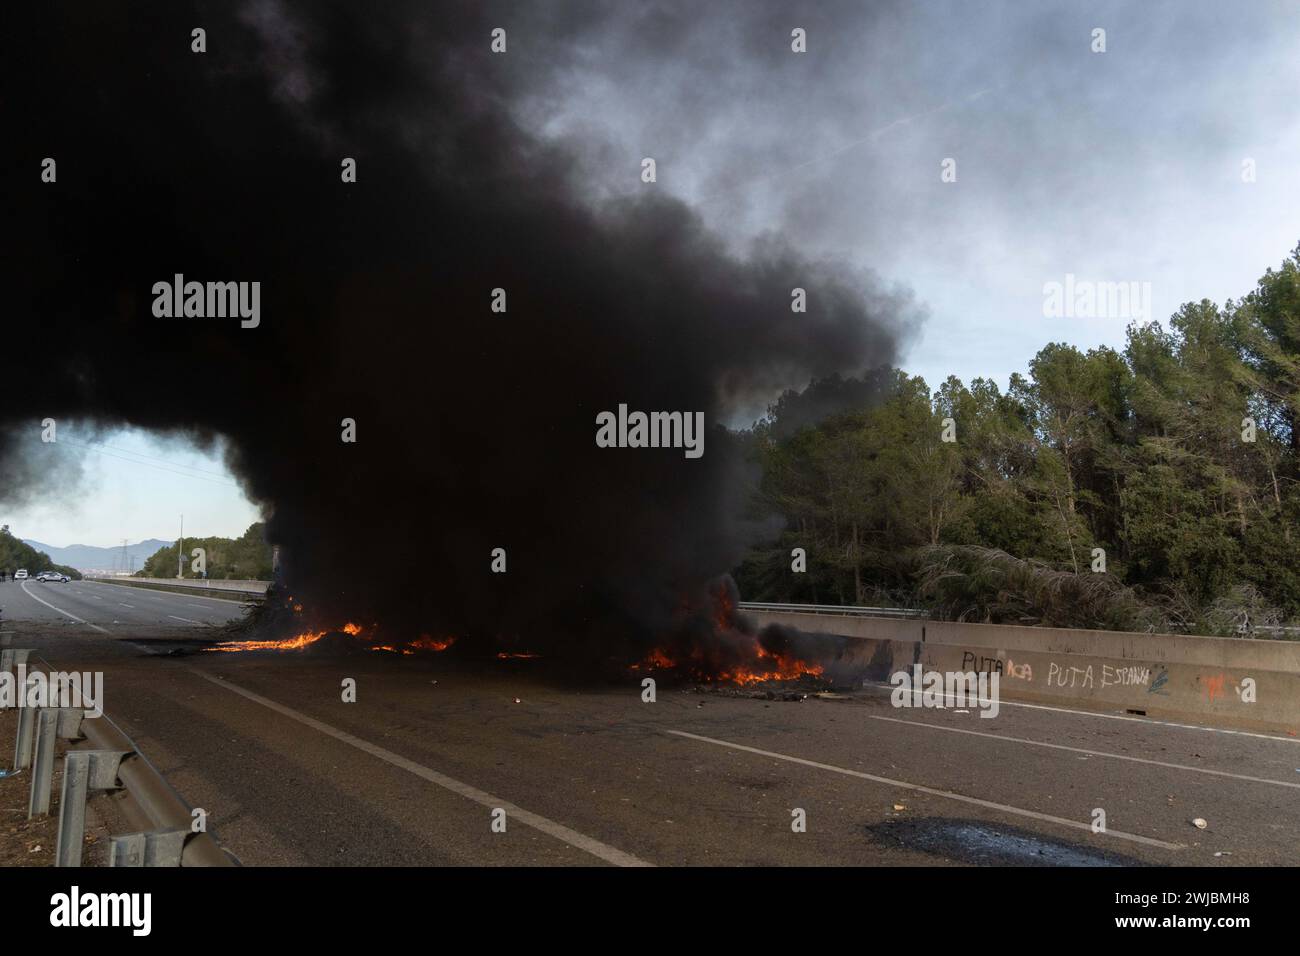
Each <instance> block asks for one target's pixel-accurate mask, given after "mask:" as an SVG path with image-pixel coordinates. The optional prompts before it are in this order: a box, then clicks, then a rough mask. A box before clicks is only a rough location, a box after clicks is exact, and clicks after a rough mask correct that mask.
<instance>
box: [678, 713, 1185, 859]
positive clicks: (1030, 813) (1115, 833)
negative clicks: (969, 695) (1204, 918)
mask: <svg viewBox="0 0 1300 956" xmlns="http://www.w3.org/2000/svg"><path fill="white" fill-rule="evenodd" d="M665 733H669V734H675V735H676V736H678V737H687V738H689V739H691V740H699V741H702V742H703V743H706V744H714V745H716V746H718V747H729V748H731V749H732V750H744V751H746V752H747V753H752V754H758V755H759V756H760V757H771V758H773V759H775V760H785V761H788V762H790V763H797V764H802V765H803V766H805V767H816V768H817V769H818V770H829V771H831V772H832V773H842V774H844V775H845V776H847V777H859V778H861V779H863V780H870V781H872V782H873V783H883V784H885V785H886V786H890V787H902V788H903V789H905V790H913V791H916V792H917V793H928V794H930V795H931V796H933V797H943V798H944V799H945V800H956V801H958V802H959V803H969V804H973V805H975V806H977V807H984V808H986V809H989V810H996V811H998V812H999V813H1013V814H1015V815H1017V816H1021V817H1029V818H1030V819H1033V820H1042V821H1044V822H1047V823H1055V824H1057V825H1058V826H1063V827H1070V828H1071V829H1074V830H1084V831H1086V832H1088V833H1092V824H1090V823H1080V822H1079V821H1077V820H1067V819H1066V818H1065V817H1054V816H1052V815H1051V814H1050V813H1039V812H1038V811H1036V810H1026V809H1025V808H1023V807H1013V806H1009V805H1008V804H1005V803H995V802H994V801H992V800H981V799H980V798H979V797H968V796H966V795H965V794H964V793H954V792H953V791H951V790H939V789H936V788H935V787H926V786H922V785H921V784H919V783H908V782H907V781H905V780H892V779H890V778H889V777H878V776H876V775H875V774H870V773H863V772H862V771H861V770H848V769H846V768H845V767H836V766H834V765H833V764H828V763H818V762H817V761H815V760H804V759H803V758H802V757H791V756H790V755H788V754H779V753H774V752H773V751H771V750H759V749H758V748H757V747H747V746H745V745H744V744H735V743H732V742H731V741H729V740H717V739H715V738H713V737H701V736H700V735H699V734H689V733H687V732H686V731H684V730H668V731H665ZM1098 835H1099V836H1109V837H1115V838H1116V839H1118V840H1130V841H1132V842H1134V843H1144V844H1146V845H1147V846H1155V847H1159V848H1160V849H1162V850H1183V849H1186V847H1185V846H1183V845H1182V844H1181V843H1166V842H1165V841H1164V840H1154V839H1152V838H1151V837H1144V836H1139V835H1138V834H1136V833H1125V832H1124V831H1123V830H1111V829H1109V828H1107V829H1106V830H1104V831H1103V832H1102V833H1100V834H1098Z"/></svg>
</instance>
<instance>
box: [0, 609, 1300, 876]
mask: <svg viewBox="0 0 1300 956" xmlns="http://www.w3.org/2000/svg"><path fill="white" fill-rule="evenodd" d="M38 598H39V600H37V599H38ZM0 607H3V608H4V616H3V620H4V629H6V630H8V631H10V632H12V633H13V634H14V638H13V645H14V646H16V647H19V646H30V647H33V648H35V649H37V651H38V652H39V653H40V654H41V656H42V657H44V658H45V659H46V660H48V661H49V663H50V664H51V665H52V666H53V667H55V668H60V669H74V668H75V669H79V670H102V671H104V673H105V697H106V701H105V707H106V710H107V711H108V713H109V714H110V715H111V716H112V717H113V719H114V720H115V721H116V722H117V723H118V724H119V725H120V726H121V727H122V728H123V729H124V730H125V731H126V732H127V733H128V734H130V735H131V736H132V737H133V738H134V739H135V741H136V743H137V745H138V746H139V747H140V748H141V749H142V750H143V751H144V752H145V754H146V755H147V756H148V757H149V759H150V760H151V761H152V762H153V763H154V764H155V766H157V767H158V769H159V770H160V771H161V772H162V773H164V775H166V776H167V778H168V779H169V781H170V782H171V783H172V785H173V786H174V787H176V788H177V790H178V791H179V792H180V793H181V794H182V795H183V796H184V797H185V799H186V800H188V801H189V802H190V803H191V804H192V805H194V806H198V807H202V808H204V809H205V810H207V811H208V813H209V823H210V827H211V829H212V830H213V831H214V832H215V834H216V836H217V837H218V839H219V840H220V841H221V842H222V843H223V845H225V846H227V847H229V848H230V849H231V850H232V851H233V852H234V853H235V854H236V855H237V856H238V857H239V859H240V860H241V861H242V862H243V863H244V864H245V865H276V864H280V865H300V864H309V865H331V864H360V865H438V864H468V865H593V864H594V865H638V864H647V865H683V864H689V865H696V864H719V865H729V866H765V865H782V864H801V865H849V864H852V865H975V864H995V865H996V864H1018V865H1023V864H1049V865H1051V864H1056V865H1098V866H1104V865H1139V864H1145V865H1204V866H1230V865H1242V864H1254V865H1281V864H1291V865H1293V864H1294V863H1295V862H1296V859H1297V851H1298V849H1300V740H1297V739H1296V738H1294V737H1289V736H1278V735H1268V734H1247V733H1234V732H1230V731H1225V730H1221V729H1215V728H1208V727H1207V728H1188V727H1176V726H1171V725H1167V724H1162V723H1160V722H1158V721H1152V720H1146V719H1144V718H1139V717H1121V716H1116V715H1108V714H1097V713H1082V712H1073V711H1070V710H1068V709H1053V708H1047V707H1029V706H1023V705H1015V704H1010V703H1008V702H1005V701H1004V702H1003V706H1002V709H1001V713H1000V715H999V716H998V717H997V718H995V719H992V720H989V719H983V718H980V717H979V716H978V712H977V711H973V712H971V713H959V712H954V711H952V710H944V711H914V710H897V709H894V708H893V707H891V706H890V703H889V699H888V695H887V694H885V693H883V692H881V691H879V690H878V689H873V688H865V689H862V690H861V691H858V692H855V693H851V694H846V695H837V696H836V697H834V698H830V699H820V698H817V697H815V696H810V697H808V698H807V699H803V700H798V701H784V700H756V699H750V698H747V697H732V696H726V695H724V694H719V693H716V692H707V691H702V690H700V689H699V688H697V687H694V686H690V685H684V686H678V687H669V686H666V685H663V684H661V685H660V687H659V690H658V695H657V700H656V701H655V702H654V703H646V702H643V700H642V696H641V686H640V677H639V676H638V675H632V674H629V676H628V678H627V680H626V682H622V683H620V682H613V683H611V682H609V681H608V680H607V679H606V680H602V681H592V682H585V683H584V682H581V681H577V680H575V679H574V677H573V675H572V674H564V673H558V672H557V671H555V670H552V669H551V668H549V667H548V664H547V662H546V661H545V660H509V661H493V662H490V663H473V664H471V663H467V662H464V661H457V660H456V659H455V658H453V657H452V656H450V654H449V653H448V654H441V655H436V654H430V655H427V656H417V657H402V656H398V655H393V654H387V653H383V652H372V651H369V650H357V651H355V652H353V653H340V652H339V651H338V649H337V648H335V649H334V651H333V652H329V653H325V652H321V651H320V649H319V648H317V649H316V650H315V651H313V650H307V651H296V652H254V653H237V654H227V653H213V652H209V651H206V650H203V649H202V648H203V647H204V643H203V642H204V641H206V640H210V639H212V637H214V636H219V634H218V631H217V628H218V627H219V626H220V625H222V624H223V623H224V622H226V621H229V620H231V619H238V617H239V616H240V615H241V614H242V613H243V608H242V607H241V606H240V605H239V604H238V603H235V602H223V601H218V600H215V599H207V598H193V597H188V596H186V595H177V594H170V593H166V592H145V591H137V590H134V589H127V588H124V587H118V586H113V585H107V584H90V583H73V584H70V585H38V584H34V583H29V584H27V585H25V586H23V585H15V584H12V583H8V584H4V585H0ZM178 650H179V651H180V653H174V652H175V651H178ZM169 652H170V653H169ZM347 679H351V680H353V681H355V686H356V700H355V702H344V700H343V699H342V698H343V694H342V687H343V685H344V682H345V680H347ZM0 743H3V742H0ZM6 745H7V744H6ZM0 749H2V748H0ZM1098 810H1101V811H1104V814H1105V830H1104V832H1094V828H1093V823H1094V821H1095V820H1096V819H1097V811H1098ZM496 811H504V820H505V827H504V832H498V830H499V829H500V826H499V821H500V819H501V814H500V813H497V812H496ZM795 811H803V812H802V815H801V816H802V818H803V820H804V821H805V827H804V828H803V831H802V832H796V829H795V828H793V827H792V823H793V822H795V820H796V816H798V815H797V814H796V813H795ZM1198 818H1199V819H1202V820H1204V821H1205V823H1206V826H1205V827H1204V828H1203V829H1202V828H1198V827H1197V826H1195V825H1194V824H1193V821H1194V820H1196V819H1198ZM494 821H497V823H498V825H497V827H496V828H495V829H494V826H493V824H494Z"/></svg>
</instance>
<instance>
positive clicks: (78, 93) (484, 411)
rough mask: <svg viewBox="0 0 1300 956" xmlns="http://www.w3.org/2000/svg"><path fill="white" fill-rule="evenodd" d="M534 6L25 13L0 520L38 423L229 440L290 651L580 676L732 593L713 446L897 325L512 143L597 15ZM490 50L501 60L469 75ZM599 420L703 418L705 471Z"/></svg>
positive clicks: (826, 273)
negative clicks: (232, 309) (274, 571)
mask: <svg viewBox="0 0 1300 956" xmlns="http://www.w3.org/2000/svg"><path fill="white" fill-rule="evenodd" d="M552 6H553V5H551V4H539V5H536V7H535V8H530V9H531V12H530V13H529V14H528V17H527V19H523V18H522V17H521V15H520V13H519V11H518V10H511V11H508V12H503V11H499V10H493V9H492V8H491V7H490V6H487V5H484V4H482V3H465V4H438V5H436V6H431V5H427V4H410V5H403V4H396V3H384V4H360V3H351V4H310V5H307V4H304V5H303V6H302V7H301V8H290V7H287V6H280V5H276V4H265V3H264V4H254V5H249V6H243V7H239V8H233V9H228V8H227V7H226V5H224V4H217V5H212V6H208V5H200V6H198V7H197V8H188V7H186V6H185V5H182V4H175V3H168V4H160V5H156V6H152V7H144V6H141V5H138V4H132V5H130V6H129V7H128V6H127V5H125V4H123V5H118V4H100V5H94V6H93V7H86V6H83V5H79V4H78V5H71V6H67V7H64V6H61V5H57V4H53V5H49V6H48V7H47V8H43V9H42V12H41V13H40V14H38V15H36V22H32V23H30V24H24V25H23V29H19V30H15V31H13V33H11V36H12V35H13V34H14V33H16V34H20V35H22V37H23V43H22V46H21V48H19V49H15V50H13V51H12V54H13V56H15V57H16V58H17V66H18V75H19V76H21V77H22V81H21V82H19V83H17V85H15V86H14V87H13V88H12V89H11V90H9V91H8V93H7V94H6V99H7V101H8V102H7V106H9V107H10V113H11V119H10V122H9V125H10V128H11V129H15V130H16V131H17V134H18V135H17V137H16V140H17V144H18V145H17V146H12V145H11V147H10V149H9V150H8V153H9V156H10V163H11V166H12V168H11V169H9V170H8V172H7V179H6V182H7V184H8V187H9V188H11V189H12V190H13V192H14V197H13V198H14V203H13V205H14V207H15V212H16V217H15V222H14V223H13V224H12V225H13V228H11V229H10V230H9V231H10V233H11V239H10V241H11V242H13V241H14V240H13V237H14V236H18V237H21V238H20V242H19V248H17V249H16V250H14V252H15V255H14V256H13V257H12V258H11V259H10V265H11V266H15V267H16V268H14V269H13V270H12V272H11V274H10V275H9V277H8V279H7V281H8V291H9V295H8V296H7V302H8V306H9V308H8V312H9V318H10V322H11V323H13V324H14V325H15V326H21V327H33V328H39V329H41V330H42V334H41V336H40V338H39V340H37V341H33V340H30V339H28V340H27V341H26V342H25V344H24V346H23V348H22V350H21V355H20V357H19V355H16V354H11V358H10V361H9V362H8V367H7V368H6V370H5V374H6V379H7V381H8V382H9V383H10V385H11V388H10V392H9V395H8V396H7V398H6V401H5V403H4V407H3V410H0V426H3V427H0V435H2V436H4V437H0V462H5V463H7V464H6V465H5V466H4V474H6V475H7V476H9V478H10V481H11V484H10V486H9V487H7V488H4V489H0V498H4V499H13V498H16V497H17V496H18V495H19V494H20V493H21V490H22V489H21V487H20V486H21V484H22V481H23V476H24V475H26V474H27V472H26V471H25V470H24V469H23V468H21V467H18V466H17V465H15V464H13V462H15V461H16V460H17V459H19V458H20V456H21V455H22V454H23V452H22V450H21V449H22V447H23V445H24V444H25V442H26V440H27V437H26V436H28V434H29V431H28V430H29V429H35V428H36V427H37V426H36V423H37V422H39V420H40V419H41V418H42V417H45V416H52V417H55V418H60V419H70V420H89V421H92V422H95V423H98V424H105V425H107V424H114V423H129V424H133V425H136V426H141V427H145V428H151V429H156V430H163V431H169V430H178V429H181V430H185V431H186V432H188V433H190V434H193V435H198V436H200V437H203V436H216V435H222V436H226V438H227V439H228V440H229V444H230V448H231V451H230V457H231V461H230V465H231V467H232V469H233V470H234V472H235V473H236V475H237V476H238V477H239V479H240V481H241V482H242V483H243V485H244V487H245V489H246V491H247V493H248V494H249V496H250V498H252V500H254V501H255V502H258V503H259V504H261V505H263V506H264V507H265V508H266V509H267V512H268V514H269V515H270V520H269V524H268V534H269V536H270V538H271V539H272V541H274V542H275V543H277V544H279V545H280V546H281V547H282V552H283V555H284V571H285V575H286V583H287V584H288V586H289V588H290V589H291V590H292V591H293V593H294V595H295V596H296V597H297V598H298V599H299V600H301V601H302V602H303V603H304V604H305V605H306V607H307V611H308V614H309V615H311V616H312V617H313V618H314V620H315V621H317V622H319V623H320V624H334V625H337V624H338V623H339V622H341V621H344V620H354V621H360V622H363V623H371V622H378V623H379V624H380V625H381V627H382V628H384V629H385V630H386V631H388V632H390V633H394V634H395V636H399V637H400V636H405V635H414V634H416V633H419V632H430V633H456V634H461V635H464V636H467V637H468V636H470V635H476V636H480V637H483V638H488V639H500V640H504V641H507V642H509V641H525V642H530V643H533V644H552V645H553V646H563V647H564V648H566V649H568V650H570V651H572V652H573V653H575V654H583V655H591V654H600V653H605V652H606V651H607V650H608V648H609V647H610V646H612V645H613V644H614V642H617V641H622V640H625V639H627V638H629V636H630V637H632V638H636V637H637V636H639V635H644V634H646V633H650V632H653V631H654V630H655V629H656V628H659V627H662V626H665V625H666V623H667V622H668V621H670V620H671V618H672V616H673V613H674V610H675V609H676V608H678V607H679V606H680V604H681V602H682V600H683V598H684V597H686V598H688V599H689V598H690V597H691V596H693V595H698V594H701V593H703V589H704V588H705V586H706V582H708V581H709V580H710V579H712V578H714V577H715V576H716V575H718V574H719V573H722V572H725V571H726V570H727V569H728V568H730V567H732V566H734V564H735V562H736V561H737V559H738V557H739V555H740V552H741V550H742V549H743V547H744V545H745V543H746V539H747V536H748V535H750V534H751V533H752V529H751V528H750V527H749V526H747V525H746V524H745V523H744V522H743V521H741V520H740V518H739V517H738V516H739V515H740V513H741V512H742V510H743V509H742V506H743V501H742V500H741V499H742V497H743V496H742V493H741V489H742V480H741V475H740V465H739V461H738V457H737V456H736V455H734V454H732V451H733V444H734V443H733V442H732V441H731V440H730V439H729V438H728V437H727V435H726V434H725V432H724V431H723V430H722V429H721V428H720V427H719V423H720V422H721V421H723V420H725V416H727V415H728V414H729V413H730V412H732V411H733V410H734V409H736V408H742V407H746V405H747V404H752V403H754V402H755V401H760V400H762V399H763V398H764V397H770V396H772V395H774V394H776V393H778V392H779V391H780V390H781V389H782V388H785V387H789V386H796V385H800V384H802V383H804V382H806V381H807V380H808V379H809V377H811V376H814V375H825V374H830V373H833V372H837V371H856V370H860V369H861V368H863V367H866V366H875V365H877V364H879V363H882V362H888V361H890V360H892V359H893V357H894V356H893V348H894V346H893V343H894V339H895V335H896V333H897V330H898V328H899V327H900V325H901V324H903V323H905V322H906V321H907V320H908V316H909V315H910V312H911V305H910V303H909V301H908V300H907V298H906V297H905V296H898V295H894V294H889V293H886V292H883V291H881V290H879V289H876V288H872V287H868V286H864V285H863V280H862V279H861V277H858V276H853V275H850V274H847V273H843V272H841V271H839V270H837V269H836V268H835V267H834V266H832V265H827V264H824V263H819V262H809V261H806V260H804V259H803V258H801V257H800V256H799V254H798V252H797V251H796V250H793V249H790V248H787V247H786V246H785V245H784V244H782V243H781V242H780V241H779V240H776V239H767V240H766V241H765V242H763V243H762V244H761V245H759V246H757V247H756V248H755V249H754V251H753V254H752V256H750V257H749V258H746V259H744V260H742V259H738V258H736V257H735V256H733V255H732V254H731V253H730V252H729V251H728V250H727V249H726V248H725V247H724V245H723V244H722V243H721V242H720V241H719V240H718V239H717V238H716V237H714V236H713V235H711V234H710V233H709V232H708V231H706V230H705V229H704V228H703V226H702V225H701V222H700V220H699V219H698V218H697V216H696V215H695V214H694V213H693V212H692V211H691V210H690V209H689V208H687V207H686V206H684V205H683V204H682V203H680V202H678V201H675V200H672V199H668V198H665V195H666V194H665V192H663V191H661V190H658V189H656V187H655V186H653V185H646V186H645V188H644V189H642V190H640V191H639V192H638V193H637V194H634V195H632V196H630V197H624V198H621V199H618V200H613V201H609V202H601V203H597V202H593V201H592V200H591V197H590V196H589V195H587V194H585V193H584V176H585V173H584V169H585V167H587V166H588V165H589V164H590V163H591V162H592V157H593V156H595V155H599V154H600V151H599V150H598V149H594V150H593V149H592V148H591V144H590V143H586V142H584V143H556V142H544V141H542V140H540V139H538V138H536V137H534V136H532V135H528V134H525V133H524V132H523V131H522V128H521V126H520V125H519V124H518V123H517V122H516V120H515V119H514V117H513V116H512V113H511V104H512V102H513V97H516V96H518V95H519V93H520V91H521V90H523V89H526V88H528V87H529V84H530V83H532V84H544V83H546V82H548V74H547V72H546V71H547V70H550V71H557V72H558V71H562V70H563V69H564V66H565V64H564V62H563V55H564V54H565V53H566V52H571V50H572V48H571V47H570V46H568V45H565V44H564V43H562V42H561V38H563V37H564V36H565V33H564V30H565V22H566V18H572V17H574V16H576V15H577V13H575V11H577V12H578V13H581V14H582V15H583V16H584V17H588V18H591V17H598V16H601V15H606V14H604V13H602V11H603V10H604V9H605V8H603V7H597V6H591V5H587V6H580V7H575V8H572V9H568V10H564V11H560V12H556V11H553V10H552ZM548 17H551V19H547V18H548ZM501 23H506V24H508V25H509V26H510V31H509V43H510V44H511V49H519V48H524V49H527V50H529V51H530V52H529V55H528V56H527V57H523V56H521V57H519V58H518V59H517V60H515V59H512V57H513V54H512V53H507V54H506V55H504V56H494V55H493V54H491V52H490V51H489V46H488V44H489V34H490V31H491V29H492V27H494V26H497V25H499V24H501ZM584 23H586V27H585V30H584V34H583V35H584V37H585V38H586V40H585V42H599V37H600V30H599V29H598V27H597V26H593V25H592V24H591V23H590V21H589V20H584ZM195 26H203V27H204V28H205V29H206V30H207V45H208V52H207V53H204V54H195V53H191V52H190V39H189V38H190V31H191V29H193V28H194V27H195ZM552 37H555V44H554V45H555V49H556V51H557V56H556V59H555V60H553V61H552V60H547V58H546V57H544V56H542V55H540V54H539V53H538V51H539V49H543V48H544V47H545V46H546V45H547V44H548V43H550V42H551V41H552ZM46 156H49V157H54V158H55V159H56V160H57V163H58V166H57V173H58V179H57V182H56V183H53V184H43V183H41V182H40V181H39V163H40V160H41V158H43V157H46ZM343 157H354V158H355V159H356V161H357V168H358V176H357V178H358V181H357V182H356V183H355V184H344V183H342V182H341V181H340V169H341V167H340V162H341V160H342V159H343ZM639 172H640V170H639V168H638V167H632V168H629V169H628V170H626V175H627V176H629V177H636V176H637V175H638V174H639ZM175 273H183V274H184V275H185V277H186V278H187V279H194V280H199V281H254V280H255V281H259V282H260V283H261V324H260V326H259V327H258V328H255V329H243V328H240V325H239V322H238V320H237V319H212V318H204V319H200V318H189V319H185V318H171V319H168V318H155V317H154V315H153V314H152V309H151V307H152V303H153V295H152V292H151V289H152V286H153V284H154V283H155V282H158V281H160V280H170V279H171V277H172V276H173V274H175ZM795 286H800V287H803V288H806V289H807V290H808V296H809V303H810V305H809V310H808V313H807V314H806V315H797V314H793V313H792V312H791V310H790V291H791V289H792V288H793V287H795ZM495 288H503V289H505V290H506V292H507V297H508V299H507V301H508V311H507V312H506V313H505V314H497V313H494V312H492V311H491V310H490V308H489V304H490V300H491V291H492V290H493V289H495ZM11 331H12V330H11ZM11 341H12V339H11ZM620 403H626V404H627V405H628V406H629V407H630V408H632V409H643V410H680V411H684V412H685V411H702V412H704V414H705V419H706V422H707V424H708V426H709V431H708V434H707V437H706V441H705V454H704V456H703V458H701V459H699V460H688V459H687V458H686V457H685V456H684V455H683V453H682V451H681V450H680V449H636V450H634V449H628V450H611V449H600V448H597V447H596V445H595V440H594V437H595V418H596V415H597V413H599V412H601V411H604V410H614V409H616V408H617V407H618V405H619V404H620ZM345 417H346V418H353V419H355V420H356V423H357V442H356V443H355V444H347V443H344V442H342V441H341V440H340V433H341V426H340V422H341V420H342V419H344V418H345ZM498 547H500V548H505V549H506V551H507V561H508V565H507V567H508V571H507V573H505V574H492V573H490V572H489V555H490V552H491V551H492V549H493V548H498ZM556 642H558V644H557V643H556Z"/></svg>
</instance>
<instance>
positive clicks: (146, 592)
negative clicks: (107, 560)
mask: <svg viewBox="0 0 1300 956" xmlns="http://www.w3.org/2000/svg"><path fill="white" fill-rule="evenodd" d="M163 580H166V579H165V578H164V579H163ZM86 583H88V584H98V585H100V586H101V587H106V588H125V589H126V590H128V591H134V592H135V593H136V594H141V595H142V596H143V597H151V598H158V599H159V600H161V599H162V598H165V597H175V598H179V597H183V598H189V599H190V600H199V601H220V602H221V603H222V604H247V603H248V601H247V600H244V601H236V600H235V599H234V598H210V597H200V596H199V595H197V594H178V593H176V592H175V591H158V590H155V589H154V588H145V587H139V588H133V587H131V586H130V585H128V584H109V583H108V582H107V581H88V582H86Z"/></svg>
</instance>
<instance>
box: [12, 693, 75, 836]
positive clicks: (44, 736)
mask: <svg viewBox="0 0 1300 956" xmlns="http://www.w3.org/2000/svg"><path fill="white" fill-rule="evenodd" d="M26 709H27V710H30V709H31V708H26ZM81 720H82V711H81V710H80V709H79V708H77V707H47V708H44V709H42V710H40V711H37V713H36V717H35V724H36V742H35V745H34V748H33V750H34V753H33V763H32V785H31V789H30V792H29V795H28V798H27V819H28V820H30V819H31V818H32V817H34V816H36V815H37V814H40V815H42V816H48V815H49V812H50V791H51V790H53V783H54V750H55V745H56V743H57V741H58V740H59V739H60V738H62V739H64V740H75V739H76V738H77V737H79V736H80V735H81Z"/></svg>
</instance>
